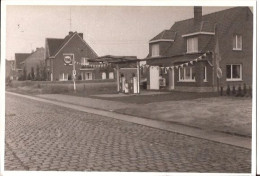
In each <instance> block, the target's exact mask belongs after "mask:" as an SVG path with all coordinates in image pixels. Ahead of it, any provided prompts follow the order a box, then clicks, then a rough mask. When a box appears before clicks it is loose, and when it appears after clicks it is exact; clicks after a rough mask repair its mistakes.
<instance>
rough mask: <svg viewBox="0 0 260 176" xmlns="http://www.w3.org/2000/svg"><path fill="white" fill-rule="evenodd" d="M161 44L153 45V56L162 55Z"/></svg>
mask: <svg viewBox="0 0 260 176" xmlns="http://www.w3.org/2000/svg"><path fill="white" fill-rule="evenodd" d="M159 51H160V50H159V44H153V45H152V57H156V56H160V53H159Z"/></svg>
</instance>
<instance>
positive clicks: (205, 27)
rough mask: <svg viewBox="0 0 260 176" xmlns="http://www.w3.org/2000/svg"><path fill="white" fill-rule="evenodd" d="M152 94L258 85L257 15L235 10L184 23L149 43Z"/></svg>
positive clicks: (199, 12) (199, 9)
mask: <svg viewBox="0 0 260 176" xmlns="http://www.w3.org/2000/svg"><path fill="white" fill-rule="evenodd" d="M144 60H146V61H147V65H148V66H149V74H148V79H147V80H148V81H147V88H148V89H155V90H158V89H169V90H178V91H197V92H206V91H216V90H217V89H219V88H220V87H223V88H226V87H227V86H228V85H229V86H239V85H241V86H243V84H246V85H250V86H251V85H252V61H253V14H252V12H251V10H250V9H249V8H248V7H234V8H230V9H226V10H223V11H218V12H215V13H211V14H207V15H202V7H194V17H193V18H191V19H186V20H182V21H178V22H176V23H175V24H173V26H172V27H171V28H170V29H168V30H164V31H162V32H161V33H159V34H158V35H156V36H155V37H154V38H152V39H151V40H150V41H149V54H148V56H147V58H145V59H144Z"/></svg>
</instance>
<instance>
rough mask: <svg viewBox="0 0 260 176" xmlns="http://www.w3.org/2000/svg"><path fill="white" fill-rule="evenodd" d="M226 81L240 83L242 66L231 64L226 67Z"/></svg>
mask: <svg viewBox="0 0 260 176" xmlns="http://www.w3.org/2000/svg"><path fill="white" fill-rule="evenodd" d="M226 72H227V75H226V76H227V81H241V80H242V65H240V64H231V65H227V66H226Z"/></svg>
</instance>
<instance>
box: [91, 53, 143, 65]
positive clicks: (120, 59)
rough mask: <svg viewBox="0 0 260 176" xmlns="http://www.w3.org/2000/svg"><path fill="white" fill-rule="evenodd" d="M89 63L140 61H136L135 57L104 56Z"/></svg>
mask: <svg viewBox="0 0 260 176" xmlns="http://www.w3.org/2000/svg"><path fill="white" fill-rule="evenodd" d="M89 61H90V62H103V63H125V62H137V61H140V59H137V57H136V56H113V55H105V56H100V57H97V58H95V59H89Z"/></svg>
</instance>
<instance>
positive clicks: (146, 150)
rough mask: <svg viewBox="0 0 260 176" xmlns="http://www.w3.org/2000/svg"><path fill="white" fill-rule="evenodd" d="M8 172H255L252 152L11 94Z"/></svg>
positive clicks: (7, 129)
mask: <svg viewBox="0 0 260 176" xmlns="http://www.w3.org/2000/svg"><path fill="white" fill-rule="evenodd" d="M5 121H6V133H5V135H6V139H5V170H41V171H45V170H48V171H50V170H52V171H130V172H143V171H149V172H224V173H230V172H231V173H234V172H235V173H249V172H251V150H249V149H245V148H241V147H236V146H232V145H227V144H222V143H218V142H213V141H208V140H205V139H199V138H195V137H190V136H186V135H182V134H178V133H173V132H169V131H164V130H159V129H155V128H151V127H147V126H143V125H138V124H134V123H130V122H125V121H121V120H117V119H113V118H110V117H104V116H100V115H96V114H90V113H86V112H81V111H76V110H72V109H69V108H64V107H61V106H57V105H52V104H48V103H43V102H39V101H35V100H30V99H27V98H22V97H18V96H15V95H10V94H6V120H5Z"/></svg>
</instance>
